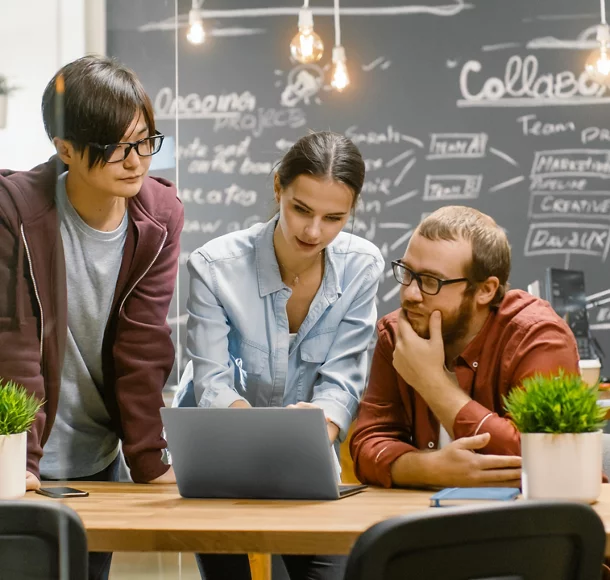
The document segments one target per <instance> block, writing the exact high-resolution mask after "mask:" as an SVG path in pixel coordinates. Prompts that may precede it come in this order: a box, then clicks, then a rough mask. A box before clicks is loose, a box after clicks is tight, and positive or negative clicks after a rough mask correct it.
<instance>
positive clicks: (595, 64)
mask: <svg viewBox="0 0 610 580" xmlns="http://www.w3.org/2000/svg"><path fill="white" fill-rule="evenodd" d="M597 41H598V42H599V48H598V49H596V50H594V51H593V52H592V53H591V54H590V55H589V58H587V62H586V63H585V71H586V72H587V76H588V77H589V78H590V79H591V80H592V81H594V82H596V83H597V84H598V85H608V84H610V27H608V25H607V24H599V25H598V27H597Z"/></svg>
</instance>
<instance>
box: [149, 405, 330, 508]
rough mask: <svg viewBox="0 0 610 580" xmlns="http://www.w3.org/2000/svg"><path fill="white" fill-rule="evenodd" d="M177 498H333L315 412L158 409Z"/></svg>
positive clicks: (322, 427) (319, 415) (322, 430)
mask: <svg viewBox="0 0 610 580" xmlns="http://www.w3.org/2000/svg"><path fill="white" fill-rule="evenodd" d="M161 417H162V419H163V424H164V426H165V431H166V434H167V442H168V446H169V451H170V454H171V457H172V465H173V466H174V471H175V472H176V481H177V484H178V489H179V491H180V494H181V495H182V496H183V497H193V498H252V499H337V498H338V497H339V488H338V484H337V478H336V474H335V468H334V464H333V458H332V455H331V454H332V453H334V451H333V450H332V448H331V445H330V442H329V440H328V434H327V429H326V421H325V419H324V413H323V411H322V410H321V409H284V408H252V409H201V408H163V409H161Z"/></svg>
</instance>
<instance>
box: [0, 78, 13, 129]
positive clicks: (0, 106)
mask: <svg viewBox="0 0 610 580" xmlns="http://www.w3.org/2000/svg"><path fill="white" fill-rule="evenodd" d="M15 90H17V89H16V88H15V87H12V86H10V85H9V82H8V79H7V78H6V77H5V76H4V75H1V74H0V129H4V127H6V118H7V113H8V96H9V95H10V94H11V93H12V92H14V91H15Z"/></svg>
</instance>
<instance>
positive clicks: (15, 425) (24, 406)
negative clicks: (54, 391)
mask: <svg viewBox="0 0 610 580" xmlns="http://www.w3.org/2000/svg"><path fill="white" fill-rule="evenodd" d="M42 404H43V402H42V401H40V400H39V399H37V398H36V397H35V396H34V395H30V394H28V392H27V391H26V390H25V388H24V387H22V386H21V385H17V384H15V383H14V382H13V381H8V382H7V383H6V384H3V379H2V378H0V435H15V434H16V433H23V432H24V431H27V430H28V429H29V428H30V427H31V426H32V423H33V422H34V419H35V418H36V413H37V412H38V409H40V407H41V406H42Z"/></svg>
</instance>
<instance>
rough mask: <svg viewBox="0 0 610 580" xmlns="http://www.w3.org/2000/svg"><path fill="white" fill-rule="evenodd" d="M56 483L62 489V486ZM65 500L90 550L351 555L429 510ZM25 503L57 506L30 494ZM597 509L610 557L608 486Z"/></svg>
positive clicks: (373, 502)
mask: <svg viewBox="0 0 610 580" xmlns="http://www.w3.org/2000/svg"><path fill="white" fill-rule="evenodd" d="M57 485H60V484H59V483H58V484H57ZM78 487H79V489H84V490H87V491H88V492H89V493H90V495H89V497H86V498H73V499H68V500H61V501H65V503H66V504H67V505H69V506H70V507H71V508H73V509H74V510H75V511H76V512H77V513H78V514H79V516H80V517H81V519H82V520H83V522H84V524H85V528H86V529H87V536H88V540H89V549H90V550H92V551H109V552H110V551H112V552H149V551H153V552H166V551H169V552H212V553H248V552H258V553H273V554H348V553H349V551H350V549H351V547H352V545H353V544H354V542H355V541H356V539H357V538H358V536H359V535H360V534H361V533H362V532H364V531H365V530H366V529H367V528H369V527H370V526H372V525H373V524H374V523H376V522H379V521H381V520H384V519H386V518H390V517H393V516H397V515H404V514H411V513H416V512H421V511H423V510H427V509H434V508H429V507H428V503H429V502H428V499H429V497H430V495H431V492H430V491H410V490H386V489H376V488H369V489H367V490H366V491H364V492H362V493H360V494H357V495H354V496H351V497H347V498H345V499H342V500H339V501H325V502H322V501H258V500H193V499H183V498H181V497H180V496H179V494H178V491H177V488H176V486H175V485H136V484H133V483H93V482H92V483H89V482H78ZM26 499H31V500H42V501H60V500H51V499H48V498H44V497H43V496H41V495H38V494H34V493H32V492H28V493H27V494H26ZM594 508H595V509H596V511H597V512H598V514H599V515H600V517H601V518H602V520H603V521H604V524H605V528H606V555H607V556H610V484H604V485H603V486H602V494H601V496H600V500H599V502H598V503H597V504H595V505H594Z"/></svg>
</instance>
